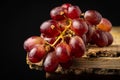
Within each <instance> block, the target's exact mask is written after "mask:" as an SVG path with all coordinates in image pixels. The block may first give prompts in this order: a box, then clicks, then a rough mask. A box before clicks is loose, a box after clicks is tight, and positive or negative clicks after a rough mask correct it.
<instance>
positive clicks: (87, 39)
mask: <svg viewBox="0 0 120 80" xmlns="http://www.w3.org/2000/svg"><path fill="white" fill-rule="evenodd" d="M87 25H88V31H87V33H86V34H85V35H86V42H87V43H89V42H90V41H91V37H92V35H93V32H94V27H93V26H92V25H91V24H90V23H87Z"/></svg>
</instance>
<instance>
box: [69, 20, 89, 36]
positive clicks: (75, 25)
mask: <svg viewBox="0 0 120 80" xmlns="http://www.w3.org/2000/svg"><path fill="white" fill-rule="evenodd" d="M71 30H73V31H74V32H75V33H76V35H79V36H82V35H83V34H85V33H87V31H88V26H87V24H86V22H85V21H84V20H83V19H80V18H79V19H73V20H72V26H71Z"/></svg>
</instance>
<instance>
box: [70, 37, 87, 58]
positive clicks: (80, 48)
mask: <svg viewBox="0 0 120 80" xmlns="http://www.w3.org/2000/svg"><path fill="white" fill-rule="evenodd" d="M69 45H70V47H71V50H72V51H71V52H72V53H71V54H72V55H73V56H75V57H76V58H79V57H82V56H83V54H84V53H85V50H86V48H85V44H84V42H83V40H82V39H81V38H80V37H79V36H73V37H72V38H71V39H70V42H69Z"/></svg>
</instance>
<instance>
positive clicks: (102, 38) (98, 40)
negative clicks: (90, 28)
mask: <svg viewBox="0 0 120 80" xmlns="http://www.w3.org/2000/svg"><path fill="white" fill-rule="evenodd" d="M92 40H93V41H94V42H95V44H96V45H97V46H99V47H104V46H106V45H107V44H108V38H107V36H106V35H105V32H104V31H102V30H96V31H95V32H94V34H93V35H92Z"/></svg>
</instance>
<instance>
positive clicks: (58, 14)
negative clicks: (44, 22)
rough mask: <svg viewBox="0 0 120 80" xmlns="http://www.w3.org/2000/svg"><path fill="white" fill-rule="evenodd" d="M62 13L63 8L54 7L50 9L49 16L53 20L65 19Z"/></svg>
mask: <svg viewBox="0 0 120 80" xmlns="http://www.w3.org/2000/svg"><path fill="white" fill-rule="evenodd" d="M63 15H64V9H63V8H62V7H55V8H53V9H52V10H51V11H50V16H51V18H52V19H54V20H58V21H59V20H63V19H65V17H64V16H63Z"/></svg>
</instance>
